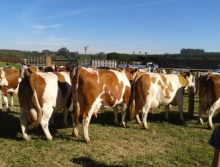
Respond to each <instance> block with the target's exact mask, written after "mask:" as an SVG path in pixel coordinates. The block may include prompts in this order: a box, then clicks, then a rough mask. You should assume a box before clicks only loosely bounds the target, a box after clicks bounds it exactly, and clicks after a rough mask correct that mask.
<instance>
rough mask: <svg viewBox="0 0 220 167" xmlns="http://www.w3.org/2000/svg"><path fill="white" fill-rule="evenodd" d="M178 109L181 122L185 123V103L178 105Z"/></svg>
mask: <svg viewBox="0 0 220 167" xmlns="http://www.w3.org/2000/svg"><path fill="white" fill-rule="evenodd" d="M178 109H179V113H180V121H182V122H184V118H183V103H181V102H179V103H178Z"/></svg>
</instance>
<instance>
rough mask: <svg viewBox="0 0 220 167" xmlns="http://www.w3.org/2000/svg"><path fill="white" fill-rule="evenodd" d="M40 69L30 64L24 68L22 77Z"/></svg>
mask: <svg viewBox="0 0 220 167" xmlns="http://www.w3.org/2000/svg"><path fill="white" fill-rule="evenodd" d="M38 71H40V70H39V68H38V67H35V66H30V67H29V68H26V69H25V70H24V77H28V76H29V75H30V74H31V73H34V72H38Z"/></svg>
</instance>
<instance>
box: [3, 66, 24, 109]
mask: <svg viewBox="0 0 220 167" xmlns="http://www.w3.org/2000/svg"><path fill="white" fill-rule="evenodd" d="M21 80H22V77H21V71H20V70H19V69H15V68H3V69H0V87H1V92H2V96H3V100H4V103H5V106H6V110H7V111H8V112H10V111H11V109H10V107H9V103H8V94H9V95H10V97H11V98H10V99H11V100H10V105H11V106H13V105H14V98H13V96H14V95H15V94H17V93H18V88H19V83H20V82H21ZM1 111H2V106H0V112H1Z"/></svg>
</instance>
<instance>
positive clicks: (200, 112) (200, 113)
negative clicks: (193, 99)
mask: <svg viewBox="0 0 220 167" xmlns="http://www.w3.org/2000/svg"><path fill="white" fill-rule="evenodd" d="M202 114H203V110H202V109H201V108H199V118H198V123H200V124H203V120H202Z"/></svg>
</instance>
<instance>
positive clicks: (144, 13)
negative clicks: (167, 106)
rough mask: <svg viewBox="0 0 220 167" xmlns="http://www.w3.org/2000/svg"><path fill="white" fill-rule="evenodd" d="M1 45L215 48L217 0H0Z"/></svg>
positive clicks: (219, 43)
mask: <svg viewBox="0 0 220 167" xmlns="http://www.w3.org/2000/svg"><path fill="white" fill-rule="evenodd" d="M0 3H1V5H0V15H1V17H0V21H1V24H0V30H1V31H0V49H16V50H23V51H24V50H26V51H39V52H41V51H42V50H46V49H48V50H51V51H58V50H59V49H60V48H62V47H66V48H67V49H69V50H70V51H71V52H77V51H78V52H79V53H80V54H83V53H84V49H83V46H89V47H88V50H87V54H95V53H99V52H104V53H110V52H118V53H128V54H132V53H133V52H135V53H139V52H141V54H144V53H145V52H147V53H148V54H163V53H171V54H173V53H180V50H181V49H182V48H194V49H204V50H205V51H206V52H220V9H219V7H220V1H219V0H0Z"/></svg>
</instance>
